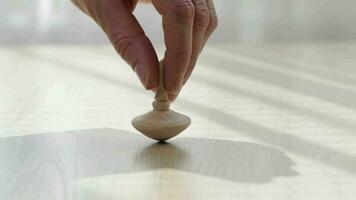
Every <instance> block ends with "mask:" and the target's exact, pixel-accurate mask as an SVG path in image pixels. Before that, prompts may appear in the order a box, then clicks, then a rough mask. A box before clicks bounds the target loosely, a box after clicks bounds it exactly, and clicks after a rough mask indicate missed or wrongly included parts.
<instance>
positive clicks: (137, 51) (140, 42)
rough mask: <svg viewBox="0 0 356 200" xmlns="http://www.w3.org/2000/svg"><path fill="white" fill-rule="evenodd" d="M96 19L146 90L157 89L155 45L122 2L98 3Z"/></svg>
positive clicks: (113, 0)
mask: <svg viewBox="0 0 356 200" xmlns="http://www.w3.org/2000/svg"><path fill="white" fill-rule="evenodd" d="M99 2H100V3H98V4H99V5H96V10H97V11H96V13H95V15H96V19H97V20H98V21H99V24H100V25H101V27H102V28H103V30H104V31H105V32H106V34H107V35H108V37H109V39H110V41H111V43H112V44H113V46H114V47H115V49H116V51H117V52H118V53H119V54H120V56H121V57H122V58H123V59H124V60H125V61H126V62H127V63H128V64H129V65H130V66H131V67H132V69H133V70H134V71H135V72H136V74H137V75H138V77H139V79H140V81H141V83H142V84H143V85H144V87H145V88H146V89H150V90H151V89H154V88H156V87H157V80H158V58H157V55H156V52H155V50H154V48H153V45H152V43H151V42H150V40H149V39H148V38H147V37H146V35H145V33H144V31H143V29H142V28H141V26H140V24H139V23H138V21H137V20H136V18H135V17H134V16H133V14H132V13H131V9H132V8H130V7H129V6H128V5H127V4H124V3H122V2H121V1H115V0H111V1H99Z"/></svg>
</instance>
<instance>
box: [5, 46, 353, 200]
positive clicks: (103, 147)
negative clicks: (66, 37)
mask: <svg viewBox="0 0 356 200" xmlns="http://www.w3.org/2000/svg"><path fill="white" fill-rule="evenodd" d="M159 52H160V55H162V52H163V51H162V48H160V50H159ZM152 99H153V94H152V93H150V92H146V91H144V90H143V89H142V87H141V85H140V83H139V81H138V79H137V78H136V76H135V74H134V73H133V72H132V71H131V69H130V68H129V67H128V66H127V65H126V64H125V63H124V62H123V61H121V60H120V58H119V56H117V55H116V54H115V53H114V51H113V50H112V48H111V47H110V46H107V45H25V46H4V45H2V46H1V47H0V199H1V200H42V199H43V200H62V199H66V200H68V199H71V200H81V199H83V200H84V199H85V200H94V199H95V200H97V199H100V200H104V199H105V200H107V199H110V200H113V199H120V200H121V199H130V200H131V199H165V200H166V199H204V200H208V199H271V200H279V199H281V200H285V199H292V200H294V199H295V200H300V199H303V200H305V199H312V200H315V199H323V200H337V199H342V200H346V199H350V200H351V199H355V197H356V43H355V42H353V41H348V42H334V43H325V42H324V43H323V42H317V43H280V44H263V45H262V44H261V45H254V46H252V45H242V44H221V45H211V46H209V47H207V48H206V50H205V51H204V53H203V55H202V56H201V59H200V61H199V65H198V66H197V68H196V71H195V73H194V74H193V76H192V78H191V80H190V82H188V84H187V85H186V87H185V88H184V90H183V91H182V94H181V95H180V97H179V98H178V100H177V101H176V102H175V103H174V105H173V108H174V109H175V110H177V111H179V112H182V113H185V114H187V115H189V116H190V117H191V118H192V125H191V127H190V128H189V129H188V130H186V131H185V132H184V133H183V134H181V135H180V136H179V137H177V138H175V139H173V140H171V141H170V143H169V144H155V143H154V141H152V140H150V139H148V138H146V137H144V136H143V135H141V134H139V133H137V132H136V131H135V130H134V129H133V128H132V127H131V124H130V121H131V119H132V118H133V117H134V116H137V115H138V114H142V113H143V112H146V111H149V110H150V109H151V102H152Z"/></svg>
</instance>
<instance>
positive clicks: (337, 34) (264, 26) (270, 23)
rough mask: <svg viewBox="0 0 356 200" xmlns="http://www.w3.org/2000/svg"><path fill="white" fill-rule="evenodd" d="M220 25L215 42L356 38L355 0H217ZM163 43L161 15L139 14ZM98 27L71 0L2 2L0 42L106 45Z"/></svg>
mask: <svg viewBox="0 0 356 200" xmlns="http://www.w3.org/2000/svg"><path fill="white" fill-rule="evenodd" d="M215 3H216V8H217V10H218V14H219V18H220V26H219V29H218V30H217V32H216V33H215V35H214V37H213V39H212V40H213V42H230V41H240V42H260V41H280V40H283V41H284V40H293V41H295V40H298V41H300V40H349V39H356V0H216V1H215ZM135 13H136V15H137V16H138V18H139V20H140V21H141V22H142V24H143V26H144V27H145V30H146V32H147V34H148V35H149V36H150V37H151V38H152V40H154V41H155V42H159V41H161V36H162V33H161V32H162V31H161V27H160V16H158V15H157V13H155V11H154V9H153V8H152V6H150V5H140V6H138V9H137V10H136V11H135ZM103 41H105V42H106V41H107V40H106V38H105V36H104V34H103V33H102V32H101V31H100V29H98V27H97V25H96V24H95V23H94V22H93V21H92V20H91V19H89V18H88V17H86V16H84V15H83V14H82V13H80V12H79V10H77V9H76V8H75V7H74V6H73V5H71V3H70V0H1V1H0V42H5V43H23V42H103Z"/></svg>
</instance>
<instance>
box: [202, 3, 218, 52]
mask: <svg viewBox="0 0 356 200" xmlns="http://www.w3.org/2000/svg"><path fill="white" fill-rule="evenodd" d="M206 3H207V5H208V8H209V11H210V20H209V25H208V28H207V30H206V33H205V36H204V45H203V46H205V44H206V42H207V41H208V39H209V38H210V36H211V34H212V33H213V32H214V31H215V29H216V28H217V27H218V15H217V14H216V10H215V6H214V3H213V0H206Z"/></svg>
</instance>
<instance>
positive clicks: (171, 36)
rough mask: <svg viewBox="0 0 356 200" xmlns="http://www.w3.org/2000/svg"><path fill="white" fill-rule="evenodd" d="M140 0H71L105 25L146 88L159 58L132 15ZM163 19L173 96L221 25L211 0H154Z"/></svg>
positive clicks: (166, 63) (168, 84)
mask: <svg viewBox="0 0 356 200" xmlns="http://www.w3.org/2000/svg"><path fill="white" fill-rule="evenodd" d="M137 1H138V0H72V2H73V3H74V4H75V5H76V6H77V7H79V8H80V9H81V10H82V11H83V12H84V13H86V14H87V15H89V16H90V17H92V18H93V19H94V20H95V21H96V22H97V23H98V24H99V25H100V26H101V28H102V29H103V30H104V32H105V33H106V34H107V36H108V37H109V39H110V41H111V43H112V44H113V46H114V47H115V49H116V51H117V52H118V53H119V54H120V56H121V57H122V58H123V59H124V60H125V61H126V62H127V63H128V64H129V65H130V66H131V67H132V69H133V70H134V71H135V72H136V73H137V75H138V77H139V79H140V80H141V82H142V84H143V85H144V87H145V88H146V89H148V90H154V89H155V88H156V87H157V83H158V58H157V54H156V52H155V50H154V48H153V46H152V43H151V42H150V40H149V39H148V38H147V37H146V35H145V33H144V31H143V29H142V27H141V26H140V24H139V23H138V21H137V20H136V18H135V16H134V15H133V14H132V12H133V10H134V9H135V7H136V4H137ZM151 2H152V4H153V6H154V7H155V8H156V10H157V11H158V12H159V13H160V14H161V15H162V18H163V22H162V23H163V31H164V37H165V38H164V39H165V44H166V48H167V49H166V52H165V57H164V59H163V64H164V66H165V71H164V79H165V81H164V85H165V88H166V90H167V92H168V96H169V99H170V100H171V101H174V99H175V98H176V97H177V96H178V94H179V92H180V90H181V88H182V86H183V84H184V83H185V82H186V81H187V79H188V78H189V76H190V75H191V73H192V71H193V69H194V66H195V64H196V62H197V59H198V56H199V54H200V52H201V50H202V49H203V47H204V45H205V43H206V41H207V40H208V38H209V36H210V35H211V34H212V32H213V31H214V30H215V28H216V26H217V17H216V12H215V9H214V5H213V2H212V0H152V1H151Z"/></svg>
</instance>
